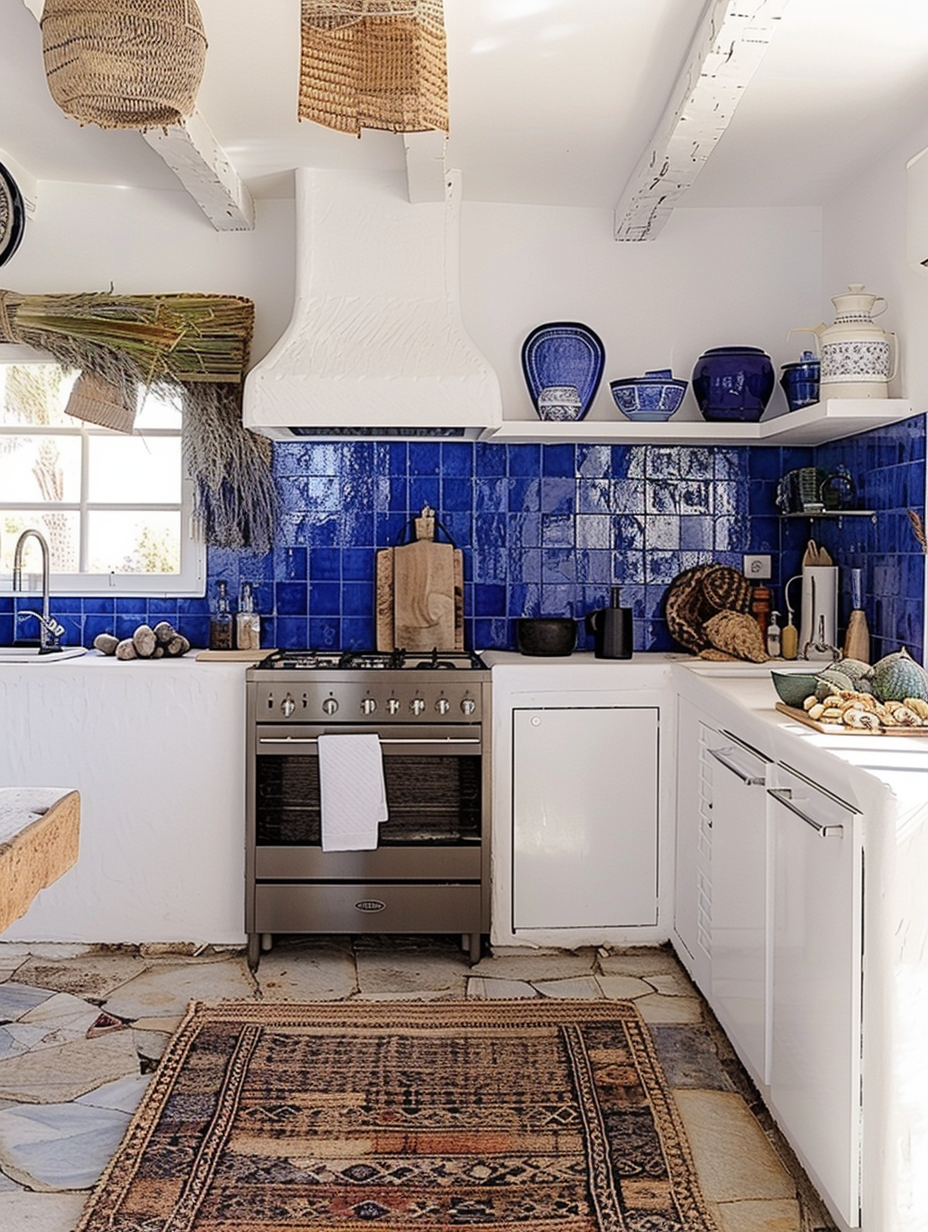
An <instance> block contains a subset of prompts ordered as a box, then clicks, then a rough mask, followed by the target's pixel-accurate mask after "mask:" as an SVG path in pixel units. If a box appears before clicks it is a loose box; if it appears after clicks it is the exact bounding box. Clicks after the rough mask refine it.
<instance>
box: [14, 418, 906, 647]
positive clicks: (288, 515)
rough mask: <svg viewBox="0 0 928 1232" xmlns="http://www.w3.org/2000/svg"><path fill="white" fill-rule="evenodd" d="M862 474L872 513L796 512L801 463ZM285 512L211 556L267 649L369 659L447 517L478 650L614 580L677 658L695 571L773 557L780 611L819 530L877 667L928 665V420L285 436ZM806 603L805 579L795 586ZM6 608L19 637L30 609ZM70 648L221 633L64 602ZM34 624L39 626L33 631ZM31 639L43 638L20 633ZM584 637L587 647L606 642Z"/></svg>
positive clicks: (163, 604) (187, 616)
mask: <svg viewBox="0 0 928 1232" xmlns="http://www.w3.org/2000/svg"><path fill="white" fill-rule="evenodd" d="M813 464H815V465H818V466H821V467H824V468H825V469H826V470H828V469H834V468H836V467H838V466H843V467H846V468H847V470H848V471H849V472H850V473H851V475H852V476H853V477H854V479H855V481H856V483H857V487H858V498H859V503H860V504H861V505H862V506H866V507H867V508H873V509H874V510H876V511H877V517H876V521H875V522H871V521H870V519H867V518H845V519H843V520H842V521H841V522H840V523H839V522H837V521H835V520H829V521H827V522H826V521H825V520H818V521H816V522H814V523H810V522H809V521H808V520H806V519H783V518H781V517H780V516H779V510H778V509H777V505H776V493H777V483H778V481H779V479H780V478H781V476H782V475H783V474H785V473H786V472H787V471H788V470H791V469H793V468H795V467H799V466H808V465H813ZM274 470H275V475H276V477H277V479H278V481H279V483H280V486H281V495H282V501H283V510H282V516H281V524H280V529H279V534H278V541H277V543H276V545H275V548H274V551H273V552H271V553H269V554H268V555H267V556H256V555H255V554H254V553H251V552H242V551H234V550H229V549H223V550H211V551H210V553H209V595H212V594H213V593H214V592H215V587H216V582H217V581H218V580H219V579H220V578H223V579H224V580H225V581H226V582H227V583H228V588H229V593H230V594H231V595H232V596H235V595H237V594H238V591H239V584H240V582H241V581H243V580H248V581H251V582H253V583H255V584H256V587H257V589H256V597H257V602H258V607H259V610H260V611H261V614H262V622H263V637H262V641H263V644H264V645H266V646H273V645H281V646H288V647H300V646H304V647H305V646H306V645H312V646H319V647H324V648H330V649H336V648H348V647H353V648H364V647H370V646H371V645H372V644H373V642H374V567H375V554H376V550H377V549H378V548H382V547H388V546H392V545H394V544H396V543H400V542H403V541H405V540H406V539H408V538H409V534H410V521H411V519H412V518H413V517H414V516H415V515H416V514H418V513H419V511H420V509H421V507H422V505H423V504H425V503H428V504H431V505H432V506H433V507H434V508H435V509H436V510H437V511H438V516H439V519H440V521H441V523H442V525H443V526H444V527H445V528H446V530H447V532H448V533H449V534H450V536H451V538H452V539H453V540H454V541H455V542H456V543H457V545H458V546H459V547H460V548H462V550H463V554H464V576H465V638H466V644H467V645H468V646H469V647H477V648H481V649H485V648H489V647H491V646H497V647H504V648H506V647H508V648H513V647H514V645H515V635H514V629H515V625H514V622H515V620H516V618H517V617H519V616H522V615H539V614H544V615H559V614H565V613H568V612H573V614H574V615H576V616H578V617H580V616H583V615H584V614H586V613H587V612H588V611H590V610H592V609H593V608H595V607H598V606H602V605H603V604H604V603H605V602H606V601H607V598H608V594H609V588H610V586H612V585H619V586H621V587H622V595H623V602H624V603H626V604H627V605H628V606H630V607H632V609H633V613H634V621H635V645H636V648H638V649H650V650H659V649H671V648H672V642H671V639H670V637H669V634H668V632H667V627H666V622H665V621H664V617H663V597H664V592H665V590H666V587H667V585H668V583H669V582H670V581H672V580H673V578H674V577H675V576H676V575H677V574H678V573H679V572H680V571H681V570H682V569H685V568H688V567H690V566H691V565H694V564H697V563H700V562H702V561H707V560H716V561H720V562H722V563H726V564H732V565H734V566H736V567H739V568H740V566H741V557H742V555H743V554H744V553H745V552H766V553H769V554H770V555H771V556H772V558H773V561H772V563H773V577H772V579H771V587H772V589H773V599H774V606H775V607H777V608H778V609H779V610H780V611H781V612H782V611H784V607H785V605H784V597H783V586H784V583H785V582H786V581H787V580H788V579H789V578H790V577H791V576H792V575H793V574H795V573H798V571H799V568H800V564H801V559H802V553H803V551H804V548H805V545H806V543H807V541H808V539H809V537H810V534H814V537H815V538H816V539H818V540H820V541H821V542H823V543H824V544H825V545H826V546H827V547H828V548H829V550H830V551H831V552H832V554H833V555H834V557H835V559H836V561H837V562H838V563H839V565H841V566H842V582H843V594H842V606H841V611H840V621H839V623H840V625H841V626H842V627H843V624H844V623H845V621H846V619H847V608H848V603H849V594H848V587H849V569H850V568H854V567H858V568H861V569H862V570H863V571H864V591H865V596H866V602H865V607H866V611H867V615H868V619H869V622H870V627H871V630H872V632H873V635H874V647H873V653H874V655H878V654H882V653H885V652H887V651H889V650H894V649H896V648H897V647H898V645H899V644H900V643H904V644H905V645H907V646H908V647H909V649H910V650H911V651H912V653H913V654H915V655H916V656H917V657H918V658H921V657H922V654H923V651H924V648H923V646H922V620H923V594H924V584H925V555H924V553H923V552H922V550H921V548H920V546H919V544H918V543H917V541H916V539H915V537H914V535H913V534H912V529H911V523H910V521H909V518H908V514H907V510H908V509H915V510H916V511H918V512H919V513H920V514H921V516H922V517H924V514H925V417H924V416H919V417H917V418H915V419H911V420H907V421H905V422H903V423H901V424H898V425H895V426H894V427H892V428H886V429H881V430H879V431H875V432H870V433H866V434H863V435H861V436H857V437H851V438H849V439H847V440H843V441H838V442H835V443H833V444H830V445H825V446H820V447H819V448H817V449H815V450H813V449H811V448H753V449H752V448H747V447H741V448H735V447H727V446H726V447H724V448H723V447H714V448H709V447H707V448H698V447H676V446H674V447H666V446H657V445H648V446H644V445H641V446H621V445H613V446H610V445H576V446H575V445H563V444H562V445H544V446H543V445H537V444H525V445H494V444H490V443H488V442H479V443H476V444H472V443H469V442H458V441H454V442H445V441H442V442H434V441H409V442H405V441H395V442H394V441H391V442H371V441H346V442H339V443H332V442H324V443H315V444H313V443H307V442H293V443H290V442H286V443H277V444H275V446H274ZM794 589H795V590H796V591H797V596H796V597H797V598H798V586H797V587H796V588H794ZM29 606H31V601H29V600H26V599H23V600H17V602H16V605H14V603H13V601H12V600H10V599H0V640H2V641H9V640H10V639H11V638H12V634H13V621H14V616H15V611H16V610H18V608H25V607H29ZM54 606H55V607H56V608H57V610H58V612H59V614H60V616H61V619H62V620H63V621H64V622H65V623H66V627H67V630H68V640H69V641H77V640H80V641H82V642H83V643H84V644H85V645H90V644H91V643H92V642H93V638H94V637H95V636H96V635H97V633H100V632H103V631H108V632H113V631H115V632H116V633H118V634H124V633H126V632H131V631H132V629H133V628H134V627H135V625H136V624H138V623H140V622H141V621H143V620H145V621H147V622H148V623H150V624H155V623H157V621H158V620H161V619H168V620H171V621H173V622H174V623H176V624H177V625H178V626H179V627H180V628H181V629H182V630H183V631H184V632H185V633H186V634H187V636H188V637H190V638H191V640H192V641H193V642H194V644H196V645H205V643H206V640H207V637H208V613H209V599H208V598H206V599H180V600H177V599H151V600H149V601H148V602H147V603H146V602H145V601H144V600H139V599H124V600H113V599H90V598H88V599H76V600H71V599H62V600H61V601H60V602H59V603H58V604H56V605H54ZM32 623H33V624H34V622H32ZM21 631H23V632H26V630H21ZM588 644H589V643H588V640H587V638H586V635H585V633H583V632H581V636H580V645H581V646H584V645H588Z"/></svg>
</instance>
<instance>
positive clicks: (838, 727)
mask: <svg viewBox="0 0 928 1232" xmlns="http://www.w3.org/2000/svg"><path fill="white" fill-rule="evenodd" d="M776 707H777V710H779V711H780V713H781V714H787V715H789V717H790V718H791V719H795V720H796V722H797V723H805V725H806V727H811V728H812V729H813V731H817V732H822V733H823V734H824V735H827V736H921V737H922V738H924V737H925V736H928V727H881V728H880V730H879V731H869V730H867V729H866V728H863V727H845V726H844V724H843V723H822V722H821V721H820V720H819V719H813V718H812V717H811V716H810V715H809V714H808V713H807V712H806V711H805V710H800V709H798V707H796V706H787V704H786V702H777V704H776Z"/></svg>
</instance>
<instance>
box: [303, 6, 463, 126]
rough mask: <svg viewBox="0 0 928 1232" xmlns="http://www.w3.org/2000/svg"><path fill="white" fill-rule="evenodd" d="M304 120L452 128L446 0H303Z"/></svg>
mask: <svg viewBox="0 0 928 1232" xmlns="http://www.w3.org/2000/svg"><path fill="white" fill-rule="evenodd" d="M298 114H299V118H300V119H301V120H313V121H315V122H316V123H317V124H325V125H326V126H327V127H328V128H334V129H338V130H339V131H340V132H347V133H356V134H360V131H361V129H362V128H376V129H385V130H387V131H389V132H396V133H413V132H423V131H426V130H429V129H437V130H438V131H439V132H445V133H446V132H447V131H448V68H447V50H446V44H445V26H444V12H443V9H442V0H302V18H301V60H300V98H299V107H298Z"/></svg>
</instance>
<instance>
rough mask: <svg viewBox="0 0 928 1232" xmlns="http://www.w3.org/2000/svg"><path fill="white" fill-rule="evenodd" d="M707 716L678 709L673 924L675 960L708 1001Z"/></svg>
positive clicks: (683, 706) (682, 704) (687, 707)
mask: <svg viewBox="0 0 928 1232" xmlns="http://www.w3.org/2000/svg"><path fill="white" fill-rule="evenodd" d="M712 735H714V732H713V729H712V728H711V727H710V726H709V722H708V719H707V717H706V716H705V715H704V714H703V712H702V711H701V710H699V709H697V707H696V706H694V705H693V704H692V703H691V702H689V701H687V700H686V698H682V697H681V698H680V699H679V702H678V706H677V766H676V769H677V783H676V788H677V790H676V796H677V824H676V833H675V843H674V852H675V855H674V898H673V926H674V932H675V933H676V935H677V938H678V940H679V941H680V944H681V947H682V949H678V953H679V955H680V958H681V959H682V961H683V963H684V965H685V966H686V968H687V970H688V971H689V973H690V975H691V976H692V977H693V979H694V980H695V981H696V983H697V984H698V985H699V987H700V988H701V989H702V991H703V992H704V993H705V995H706V996H707V997H708V996H709V995H710V978H711V952H710V947H711V943H712V937H711V918H712V917H711V911H712V880H711V878H712V866H711V858H712V857H711V851H712V848H711V841H712V804H711V799H710V794H709V792H710V778H711V771H710V769H709V766H708V765H707V761H708V759H707V758H706V756H705V748H706V744H707V742H708V740H709V738H710V736H712Z"/></svg>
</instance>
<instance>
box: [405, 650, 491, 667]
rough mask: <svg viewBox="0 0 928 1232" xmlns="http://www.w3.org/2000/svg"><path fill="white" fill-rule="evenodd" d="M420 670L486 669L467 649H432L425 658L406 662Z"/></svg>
mask: <svg viewBox="0 0 928 1232" xmlns="http://www.w3.org/2000/svg"><path fill="white" fill-rule="evenodd" d="M406 666H407V667H412V668H415V669H417V670H420V671H434V670H439V671H452V672H453V671H467V670H470V669H483V670H484V671H485V670H486V664H485V663H484V661H483V660H482V659H481V658H480V656H479V655H476V654H473V653H472V652H471V651H469V650H443V651H438V650H433V651H432V653H431V654H430V655H429V656H428V657H427V658H425V659H416V660H413V661H412V662H410V663H407V664H406Z"/></svg>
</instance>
